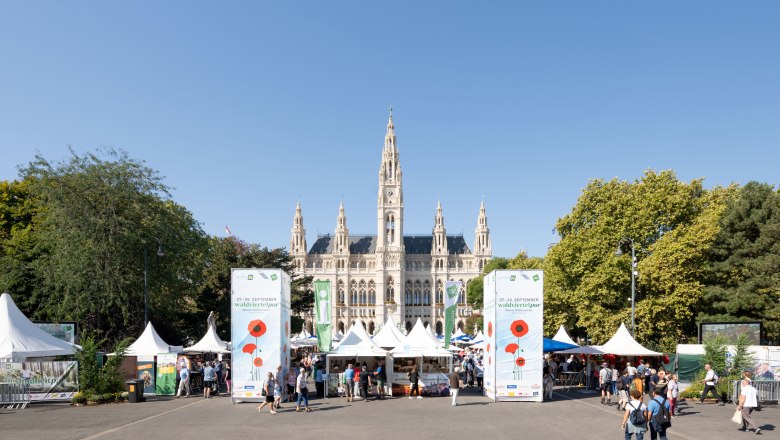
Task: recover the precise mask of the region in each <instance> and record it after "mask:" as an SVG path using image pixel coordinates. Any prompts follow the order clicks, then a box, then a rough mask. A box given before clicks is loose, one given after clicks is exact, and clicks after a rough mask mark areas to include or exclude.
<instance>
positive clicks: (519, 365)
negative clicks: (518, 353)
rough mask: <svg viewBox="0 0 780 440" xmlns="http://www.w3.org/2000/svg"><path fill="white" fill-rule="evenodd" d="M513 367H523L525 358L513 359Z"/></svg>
mask: <svg viewBox="0 0 780 440" xmlns="http://www.w3.org/2000/svg"><path fill="white" fill-rule="evenodd" d="M515 365H517V366H518V367H522V366H524V365H525V358H521V357H519V358H517V359H515Z"/></svg>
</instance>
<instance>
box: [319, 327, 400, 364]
mask: <svg viewBox="0 0 780 440" xmlns="http://www.w3.org/2000/svg"><path fill="white" fill-rule="evenodd" d="M329 356H355V357H357V356H381V357H384V356H387V350H385V349H383V348H382V347H380V346H379V345H377V344H376V342H374V341H372V340H371V336H368V333H366V328H365V327H363V321H361V320H360V319H358V320H357V321H355V323H354V324H352V327H351V328H350V329H349V331H348V332H347V334H346V335H344V338H342V339H341V342H340V343H339V345H338V346H336V348H334V349H333V351H331V352H330V353H329Z"/></svg>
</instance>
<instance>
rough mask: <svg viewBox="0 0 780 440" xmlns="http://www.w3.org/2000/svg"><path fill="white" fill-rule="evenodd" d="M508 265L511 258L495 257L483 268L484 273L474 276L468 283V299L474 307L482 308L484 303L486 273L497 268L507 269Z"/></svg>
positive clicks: (476, 308)
mask: <svg viewBox="0 0 780 440" xmlns="http://www.w3.org/2000/svg"><path fill="white" fill-rule="evenodd" d="M508 265H509V260H507V259H506V258H501V257H496V258H493V259H491V260H490V261H488V262H487V264H485V267H483V268H482V275H480V276H478V277H476V278H472V279H470V280H469V281H468V282H467V283H466V300H467V302H468V303H469V305H470V306H471V307H472V308H473V309H475V310H482V307H483V305H484V297H485V289H484V285H483V284H482V283H483V282H484V280H485V275H486V274H489V273H490V272H493V271H494V270H496V269H506V268H507V266H508Z"/></svg>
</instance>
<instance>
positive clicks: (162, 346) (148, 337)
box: [125, 322, 184, 356]
mask: <svg viewBox="0 0 780 440" xmlns="http://www.w3.org/2000/svg"><path fill="white" fill-rule="evenodd" d="M183 351H184V350H183V347H182V346H180V345H169V344H168V343H167V342H165V341H163V339H162V338H161V337H160V335H158V334H157V330H155V329H154V326H153V325H152V323H151V322H149V323H148V324H146V328H145V329H144V332H143V333H141V336H139V337H138V339H136V340H135V342H133V343H132V344H131V345H130V346H129V347H127V350H125V355H126V356H157V355H158V354H160V353H181V352H183Z"/></svg>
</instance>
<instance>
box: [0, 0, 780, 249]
mask: <svg viewBox="0 0 780 440" xmlns="http://www.w3.org/2000/svg"><path fill="white" fill-rule="evenodd" d="M777 23H780V3H779V2H776V1H751V2H712V1H686V2H677V1H666V2H664V1H659V2H646V3H642V4H638V3H636V2H618V1H615V2H606V1H603V2H599V1H587V2H585V1H557V2H520V1H517V2H506V3H501V2H484V3H483V2H452V1H440V2H435V1H430V2H362V1H353V2H339V1H334V2H315V1H311V2H298V1H289V2H288V1H283V2H249V1H247V2H239V1H235V2H192V1H187V2H184V1H166V2H90V1H83V2H6V3H5V4H4V6H3V8H2V13H0V66H2V68H0V179H12V178H14V177H16V175H17V171H16V166H17V165H18V164H20V163H26V162H27V161H29V160H31V159H32V157H33V155H34V154H35V152H36V151H38V152H40V153H42V154H43V155H44V156H45V157H47V158H49V159H62V158H64V157H66V155H67V148H66V145H72V146H73V147H74V148H75V149H76V150H77V151H80V152H84V151H88V150H92V149H94V148H96V147H99V146H114V147H117V148H121V149H124V150H126V151H128V152H129V153H130V154H131V155H132V156H133V157H136V158H140V159H144V160H146V161H147V162H148V164H149V165H150V166H152V167H154V168H156V169H158V170H160V172H161V173H162V174H163V175H164V176H166V182H167V183H168V184H169V185H171V186H173V187H174V188H175V191H174V198H175V199H176V200H177V201H178V202H180V203H182V204H184V205H185V206H187V207H188V208H189V209H190V210H191V211H192V212H193V213H194V214H195V216H196V217H197V218H198V219H199V220H200V221H201V222H202V223H203V226H204V229H205V230H206V231H207V232H209V233H211V234H217V235H224V227H225V225H229V226H230V228H231V229H232V230H233V232H234V233H235V234H237V235H239V236H240V237H241V238H243V239H245V240H248V241H252V242H259V243H262V244H265V245H269V246H287V245H288V243H289V232H290V227H291V226H292V216H293V213H294V207H295V202H296V200H300V201H301V203H302V205H303V212H304V224H305V226H306V228H307V231H308V241H309V244H311V243H313V241H314V238H315V236H316V234H317V232H320V233H327V232H332V231H333V229H334V228H335V225H336V215H337V213H338V204H339V201H340V200H342V199H343V200H344V204H345V207H346V212H347V223H348V227H349V228H350V230H351V231H352V232H355V233H374V232H375V228H376V210H375V207H376V192H377V172H378V169H379V161H380V152H381V148H382V142H383V136H384V132H385V125H386V122H387V109H388V107H389V106H390V105H392V106H393V108H394V119H395V123H396V132H397V135H398V144H399V149H400V154H401V163H402V167H403V170H404V185H405V222H404V228H405V232H406V233H423V234H424V233H430V231H431V229H432V227H433V219H434V215H435V210H436V202H437V201H439V200H440V201H441V202H442V205H443V208H444V214H445V226H446V227H447V229H448V232H449V233H460V232H463V233H464V234H465V235H466V238H467V240H468V241H469V242H470V243H471V242H473V235H474V228H475V226H476V220H477V214H478V208H479V202H480V200H481V199H482V197H483V196H484V198H485V202H486V205H487V209H488V215H489V221H488V222H489V226H490V228H491V234H492V238H493V248H494V254H496V255H499V256H512V255H514V254H516V253H517V252H518V251H520V250H527V251H528V252H529V253H530V254H532V255H544V253H545V252H546V249H547V246H548V244H549V243H551V242H554V241H555V240H556V237H555V236H554V235H553V234H552V233H551V230H552V228H553V226H554V224H555V221H556V219H557V218H558V217H560V216H562V215H565V214H566V213H567V212H569V210H570V209H571V207H572V206H573V205H574V203H575V202H576V200H577V197H578V195H579V193H580V192H581V190H582V188H583V187H584V186H585V185H586V183H587V182H588V180H589V179H593V178H605V179H609V178H612V177H619V178H621V179H629V180H632V179H635V178H637V177H639V176H641V174H642V173H643V171H644V170H646V169H648V168H653V169H656V170H662V169H674V170H676V171H677V173H678V176H679V177H680V178H681V179H684V180H689V179H693V178H698V177H704V178H705V179H706V180H705V184H706V185H708V186H713V185H725V184H729V183H731V182H741V183H744V182H747V181H749V180H759V181H764V182H770V183H778V180H780V179H778V177H777V176H778V173H777V169H778V164H780V56H779V54H780V26H778V25H777Z"/></svg>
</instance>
